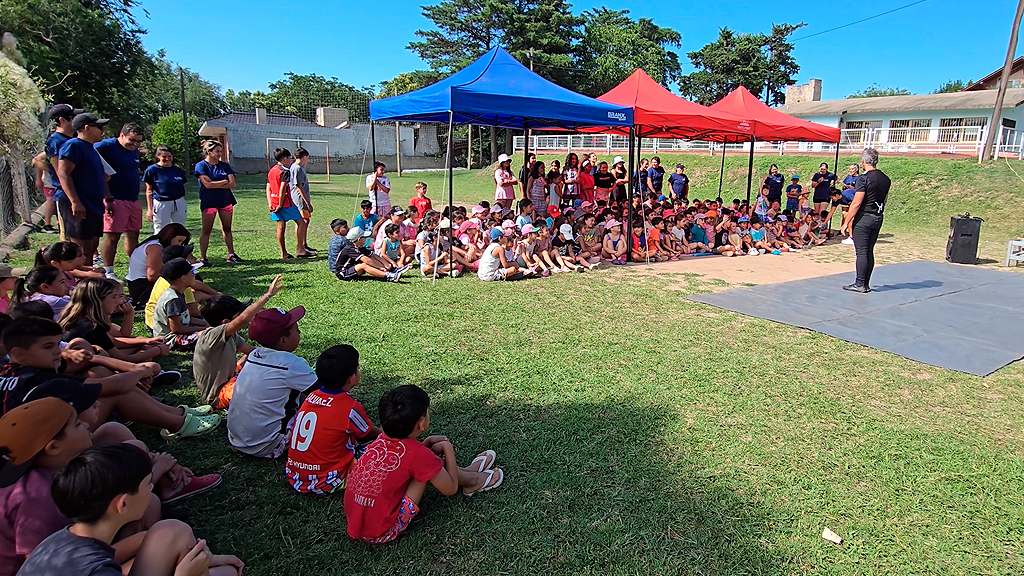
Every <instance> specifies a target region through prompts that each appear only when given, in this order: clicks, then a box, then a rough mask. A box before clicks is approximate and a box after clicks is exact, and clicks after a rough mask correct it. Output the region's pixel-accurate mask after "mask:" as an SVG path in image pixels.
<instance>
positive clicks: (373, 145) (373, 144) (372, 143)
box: [370, 120, 377, 164]
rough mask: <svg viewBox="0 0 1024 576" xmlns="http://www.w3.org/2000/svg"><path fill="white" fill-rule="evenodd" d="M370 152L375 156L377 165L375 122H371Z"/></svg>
mask: <svg viewBox="0 0 1024 576" xmlns="http://www.w3.org/2000/svg"><path fill="white" fill-rule="evenodd" d="M370 150H371V152H372V154H373V163H374V164H376V163H377V136H376V134H374V133H373V120H370Z"/></svg>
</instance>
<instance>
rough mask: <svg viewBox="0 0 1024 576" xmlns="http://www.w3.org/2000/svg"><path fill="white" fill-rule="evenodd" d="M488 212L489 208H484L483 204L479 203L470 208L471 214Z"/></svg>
mask: <svg viewBox="0 0 1024 576" xmlns="http://www.w3.org/2000/svg"><path fill="white" fill-rule="evenodd" d="M486 212H487V208H484V207H483V206H481V205H479V204H477V205H476V206H473V209H472V210H470V213H471V214H484V213H486Z"/></svg>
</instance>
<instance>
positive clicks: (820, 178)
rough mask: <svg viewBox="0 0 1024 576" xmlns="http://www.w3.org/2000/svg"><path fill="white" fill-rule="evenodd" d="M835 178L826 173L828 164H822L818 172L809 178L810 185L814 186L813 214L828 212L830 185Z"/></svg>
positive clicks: (830, 193) (830, 194) (831, 174)
mask: <svg viewBox="0 0 1024 576" xmlns="http://www.w3.org/2000/svg"><path fill="white" fill-rule="evenodd" d="M837 179H838V178H837V176H836V175H835V174H833V173H831V172H829V171H828V163H826V162H822V163H821V165H820V166H818V171H817V172H815V173H814V176H811V185H812V186H814V198H813V200H814V213H815V214H820V213H821V211H822V210H828V201H829V198H830V197H831V196H832V185H833V184H834V183H835V181H836V180H837Z"/></svg>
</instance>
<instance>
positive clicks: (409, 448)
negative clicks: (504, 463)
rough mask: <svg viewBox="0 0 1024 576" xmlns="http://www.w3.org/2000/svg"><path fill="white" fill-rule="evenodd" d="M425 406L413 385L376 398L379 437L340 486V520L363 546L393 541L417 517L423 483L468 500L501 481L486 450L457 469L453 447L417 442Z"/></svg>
mask: <svg viewBox="0 0 1024 576" xmlns="http://www.w3.org/2000/svg"><path fill="white" fill-rule="evenodd" d="M429 408H430V396H428V395H427V393H426V392H424V391H423V390H422V389H421V388H419V387H418V386H412V385H406V386H399V387H398V388H395V389H394V390H391V391H389V392H386V393H385V394H384V397H383V398H381V399H380V405H379V406H378V414H379V415H380V420H381V425H382V426H383V428H384V433H383V434H381V435H380V436H378V437H377V439H376V440H374V441H373V442H371V443H370V445H369V446H367V447H366V450H365V451H364V452H363V455H362V456H360V457H359V460H356V464H355V466H354V467H353V468H352V472H351V473H350V474H349V476H348V487H347V488H345V518H346V519H347V520H348V535H349V536H351V537H352V538H356V539H359V540H362V541H364V542H367V543H369V544H384V543H385V542H390V541H392V540H394V539H395V538H397V537H398V535H399V534H401V533H402V532H403V531H404V530H405V529H406V528H407V527H408V526H409V523H410V522H411V521H412V519H413V518H414V517H415V516H416V514H417V513H419V511H420V508H419V503H420V499H421V498H423V493H424V491H426V489H427V484H428V483H430V484H433V485H434V487H435V488H437V489H438V491H439V492H441V493H442V494H444V495H445V496H453V495H455V493H456V492H458V490H459V488H462V491H463V493H464V494H465V495H467V496H470V495H473V494H476V493H477V492H486V491H488V490H493V489H495V488H497V487H498V486H500V485H501V483H502V481H503V480H504V479H505V474H504V472H502V470H501V469H500V468H492V466H494V459H495V454H494V451H492V450H487V451H486V452H482V453H480V454H479V455H478V456H477V457H476V458H474V459H473V462H472V463H470V465H469V466H468V467H466V468H460V467H459V465H458V464H457V463H456V462H455V449H454V448H453V447H452V444H451V442H449V441H448V439H447V438H445V437H444V436H428V437H427V438H425V439H424V440H423V441H422V442H420V441H419V440H417V438H418V437H419V436H421V435H422V434H423V433H424V432H426V431H427V429H428V428H429V427H430V412H429ZM438 456H440V457H441V458H438Z"/></svg>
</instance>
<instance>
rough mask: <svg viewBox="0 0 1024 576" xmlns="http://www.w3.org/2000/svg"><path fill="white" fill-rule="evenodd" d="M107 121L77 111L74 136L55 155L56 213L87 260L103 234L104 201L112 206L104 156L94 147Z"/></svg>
mask: <svg viewBox="0 0 1024 576" xmlns="http://www.w3.org/2000/svg"><path fill="white" fill-rule="evenodd" d="M107 122H109V120H107V119H100V118H97V117H96V116H94V115H93V114H89V113H84V114H78V115H77V116H75V119H74V120H73V121H72V122H71V127H72V128H74V129H75V133H76V134H77V137H75V138H72V139H70V140H68V141H67V142H65V143H64V145H63V146H61V148H60V152H59V154H58V157H59V160H58V163H57V177H58V179H59V180H60V186H61V189H62V191H63V194H62V196H61V198H60V199H59V200H58V201H57V212H58V214H60V220H61V223H62V226H63V227H64V235H65V236H66V237H67V238H68V239H69V240H71V241H72V242H74V243H75V244H78V245H79V246H81V247H82V251H83V252H85V261H86V262H92V259H93V256H95V255H96V247H97V246H98V245H99V241H100V234H102V233H103V213H104V204H106V207H107V209H112V203H113V199H112V198H110V192H109V191H108V190H107V175H106V173H105V172H104V170H103V159H102V158H100V155H99V152H96V149H95V148H93V145H94V144H96V143H97V142H99V141H100V140H102V139H103V129H104V127H106V125H107Z"/></svg>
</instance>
